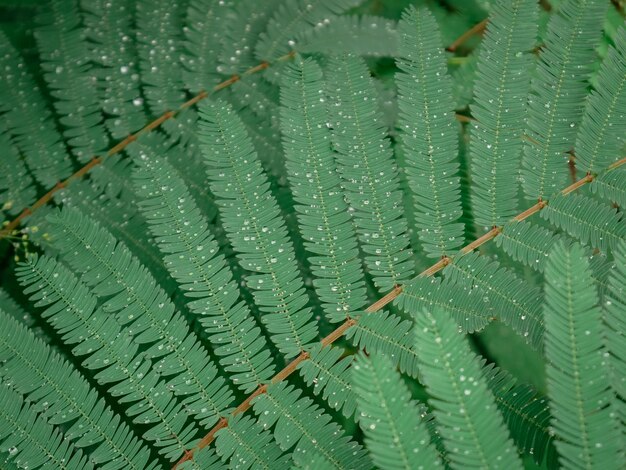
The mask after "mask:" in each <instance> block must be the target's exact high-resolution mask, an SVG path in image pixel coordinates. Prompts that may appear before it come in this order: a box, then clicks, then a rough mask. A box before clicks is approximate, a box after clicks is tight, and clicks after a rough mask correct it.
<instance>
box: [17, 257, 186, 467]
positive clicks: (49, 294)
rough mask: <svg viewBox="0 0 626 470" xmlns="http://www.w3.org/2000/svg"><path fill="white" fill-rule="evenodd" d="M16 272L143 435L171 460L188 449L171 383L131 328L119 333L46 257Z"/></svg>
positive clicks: (86, 294)
mask: <svg viewBox="0 0 626 470" xmlns="http://www.w3.org/2000/svg"><path fill="white" fill-rule="evenodd" d="M17 276H18V278H19V280H20V283H21V284H22V285H23V286H25V289H24V293H25V294H27V295H28V294H30V298H31V300H34V301H36V304H35V305H36V306H39V307H47V309H46V310H45V311H44V312H43V314H42V316H43V317H44V318H46V319H47V321H48V322H49V323H50V324H51V325H52V327H53V328H54V329H55V330H57V332H58V333H59V334H60V335H62V338H61V339H62V340H63V342H64V343H65V344H66V345H68V346H70V347H72V349H71V352H72V354H73V355H75V356H78V357H82V356H85V357H84V358H83V359H82V366H83V367H85V368H87V369H90V370H95V371H97V373H96V375H95V378H96V380H97V381H98V382H99V383H100V384H103V385H109V386H110V384H114V385H113V386H112V387H110V388H109V390H108V393H109V394H110V395H112V396H116V397H119V401H120V402H121V403H131V404H132V405H131V406H130V408H128V409H127V410H126V414H127V415H128V416H130V417H132V418H133V421H134V422H135V423H141V424H144V425H145V424H149V425H152V426H151V427H149V428H148V430H147V431H146V432H145V433H144V435H143V438H144V439H147V440H148V441H154V443H155V444H156V445H157V447H159V448H160V449H159V451H160V453H162V454H164V455H165V457H166V458H169V459H171V460H175V459H176V458H178V457H180V455H181V454H182V453H183V452H184V451H185V450H186V449H189V448H191V447H193V444H194V437H195V434H196V429H195V427H194V426H193V425H190V424H186V421H187V417H186V414H185V413H184V412H183V409H182V406H181V405H180V403H177V400H176V398H175V397H174V394H173V392H172V389H171V387H166V384H165V382H164V381H160V376H159V374H157V372H156V370H157V368H156V367H154V366H153V365H152V364H151V362H150V361H149V360H147V359H146V358H145V357H143V354H141V353H139V347H138V345H137V344H136V343H134V342H133V338H132V336H131V331H126V332H123V331H122V329H121V328H120V326H119V325H118V324H117V323H116V322H115V320H114V319H113V318H112V317H111V316H108V315H106V314H104V313H103V312H102V311H101V310H99V309H96V303H97V300H96V298H95V297H94V296H93V295H92V294H91V292H90V291H89V289H87V287H86V286H85V285H84V284H83V283H82V282H80V281H79V280H78V279H77V278H76V276H74V274H73V273H72V272H71V271H69V270H68V269H67V268H65V267H64V266H63V265H61V264H59V263H57V262H56V261H55V260H53V259H51V258H47V257H42V258H39V259H38V258H37V257H29V258H28V259H27V260H26V262H25V263H24V264H23V265H22V266H21V267H19V268H18V269H17Z"/></svg>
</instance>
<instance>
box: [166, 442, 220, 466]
mask: <svg viewBox="0 0 626 470" xmlns="http://www.w3.org/2000/svg"><path fill="white" fill-rule="evenodd" d="M227 468H228V467H227V466H226V464H224V463H223V462H222V461H221V460H220V458H219V456H218V455H217V454H216V453H215V449H212V448H209V447H205V448H204V449H201V450H198V451H196V452H194V454H193V459H192V460H187V461H185V462H183V463H181V464H177V465H176V469H178V470H191V469H194V470H197V469H202V470H225V469H227Z"/></svg>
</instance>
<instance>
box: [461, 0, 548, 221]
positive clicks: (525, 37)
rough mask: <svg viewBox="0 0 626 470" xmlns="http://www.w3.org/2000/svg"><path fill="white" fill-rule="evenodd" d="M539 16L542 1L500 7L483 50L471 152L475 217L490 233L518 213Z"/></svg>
mask: <svg viewBox="0 0 626 470" xmlns="http://www.w3.org/2000/svg"><path fill="white" fill-rule="evenodd" d="M538 10H539V7H538V5H537V2H536V0H500V1H498V2H495V5H494V6H493V8H492V9H491V12H490V15H489V22H488V24H487V30H486V32H485V36H484V39H483V41H482V43H481V46H480V53H479V55H478V67H477V71H476V77H475V82H474V103H473V104H472V105H471V106H470V107H471V111H472V117H473V118H474V119H475V120H476V122H475V123H473V125H472V126H471V132H470V143H469V148H470V160H471V168H472V186H471V187H472V196H473V197H472V211H473V213H474V215H475V218H476V223H478V224H480V225H484V226H486V227H495V226H499V225H501V224H502V222H503V221H506V220H508V219H510V218H511V217H513V216H514V215H515V214H516V213H517V212H518V211H517V203H518V197H517V195H518V188H519V187H518V182H517V176H518V175H517V172H518V167H519V161H520V155H521V152H522V144H523V140H522V134H523V129H524V127H525V120H526V119H525V118H526V97H527V94H528V90H529V89H530V77H531V71H532V68H533V62H534V58H533V54H532V49H533V48H534V46H535V41H536V37H537V19H538Z"/></svg>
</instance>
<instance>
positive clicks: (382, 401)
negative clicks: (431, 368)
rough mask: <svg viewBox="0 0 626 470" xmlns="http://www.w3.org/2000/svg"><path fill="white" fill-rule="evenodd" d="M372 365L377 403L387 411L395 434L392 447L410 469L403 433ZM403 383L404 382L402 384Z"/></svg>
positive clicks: (404, 465) (392, 432)
mask: <svg viewBox="0 0 626 470" xmlns="http://www.w3.org/2000/svg"><path fill="white" fill-rule="evenodd" d="M371 367H372V372H373V374H372V377H373V378H374V380H373V381H372V382H373V384H372V385H373V386H374V392H376V395H377V397H378V400H377V403H378V404H379V405H380V407H381V408H382V409H383V412H384V413H385V416H386V418H387V423H388V424H389V427H390V428H391V434H392V435H393V439H392V441H393V443H394V444H395V446H393V447H392V449H394V448H395V449H396V451H397V452H398V453H399V454H400V458H401V459H402V463H403V467H404V468H405V469H407V470H410V469H411V468H412V467H411V465H410V463H409V462H410V460H409V457H408V455H407V454H406V449H405V448H404V445H402V443H403V439H402V434H401V433H400V432H399V431H398V428H397V426H396V420H395V416H394V415H393V413H391V410H390V409H389V404H388V403H387V397H386V396H385V394H384V392H383V389H382V387H381V383H380V380H378V378H379V377H378V374H377V373H376V372H375V371H374V370H373V368H374V366H373V364H372V365H371ZM400 385H402V384H400ZM406 437H409V438H410V437H411V436H406ZM372 441H374V439H372Z"/></svg>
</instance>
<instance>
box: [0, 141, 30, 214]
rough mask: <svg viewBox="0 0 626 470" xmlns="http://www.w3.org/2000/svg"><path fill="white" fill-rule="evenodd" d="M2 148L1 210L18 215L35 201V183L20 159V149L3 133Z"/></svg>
mask: <svg viewBox="0 0 626 470" xmlns="http://www.w3.org/2000/svg"><path fill="white" fill-rule="evenodd" d="M0 148H1V149H3V150H4V157H3V158H2V159H0V210H1V211H2V212H7V213H8V214H10V215H17V214H19V213H20V212H21V211H22V209H24V208H25V207H28V206H29V205H30V204H32V202H33V201H34V200H35V196H36V189H35V186H34V183H35V182H34V181H33V179H32V178H31V176H30V174H29V173H28V169H27V168H26V166H25V165H24V162H22V160H21V159H20V155H19V149H17V148H16V147H15V146H14V145H13V143H12V142H11V141H10V140H9V137H8V135H7V134H6V133H4V132H1V131H0ZM0 217H1V216H0Z"/></svg>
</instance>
